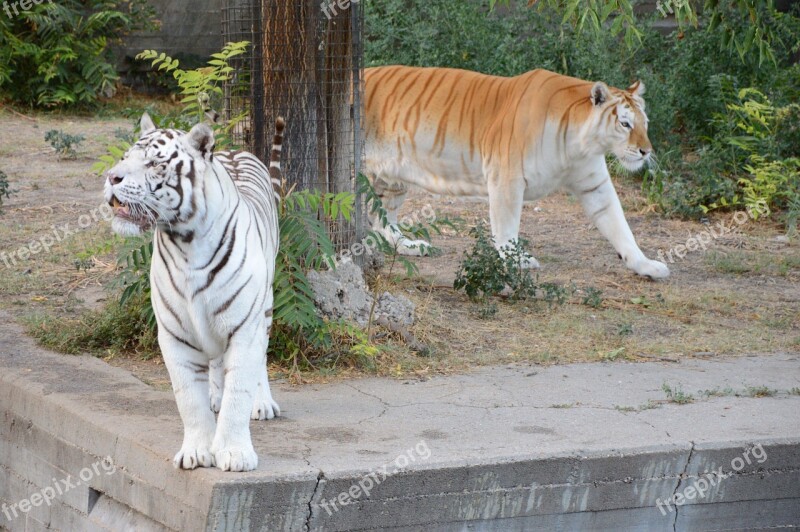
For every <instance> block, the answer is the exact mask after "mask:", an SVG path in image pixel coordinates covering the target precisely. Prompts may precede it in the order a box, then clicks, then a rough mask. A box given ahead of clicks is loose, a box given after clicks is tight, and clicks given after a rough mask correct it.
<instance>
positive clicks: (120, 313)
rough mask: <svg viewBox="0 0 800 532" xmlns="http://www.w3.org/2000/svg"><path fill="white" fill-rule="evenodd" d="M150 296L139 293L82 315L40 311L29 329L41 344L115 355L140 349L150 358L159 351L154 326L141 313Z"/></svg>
mask: <svg viewBox="0 0 800 532" xmlns="http://www.w3.org/2000/svg"><path fill="white" fill-rule="evenodd" d="M146 305H149V298H148V297H146V296H144V295H140V296H138V297H136V298H135V299H134V300H131V301H128V302H127V303H126V304H122V303H120V302H112V303H110V304H109V305H107V306H106V307H105V308H103V309H102V310H98V311H91V312H87V313H86V314H83V315H82V316H80V317H79V318H57V317H51V316H44V315H38V316H34V317H32V318H30V319H29V320H28V322H27V324H26V325H27V329H28V333H29V334H30V335H31V336H33V337H34V338H36V339H37V340H38V341H39V342H40V343H41V344H42V345H44V346H45V347H48V348H50V349H54V350H56V351H60V352H62V353H68V354H73V355H78V354H81V353H92V354H95V355H109V354H110V355H114V354H118V353H128V352H137V353H140V354H142V355H143V356H144V357H146V358H148V357H151V356H153V354H154V353H155V352H157V351H156V335H155V330H154V329H153V328H152V327H151V326H150V325H149V324H148V323H147V321H146V319H145V318H144V316H143V315H142V313H141V309H142V308H144V306H146Z"/></svg>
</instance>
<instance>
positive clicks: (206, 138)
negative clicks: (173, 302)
mask: <svg viewBox="0 0 800 532" xmlns="http://www.w3.org/2000/svg"><path fill="white" fill-rule="evenodd" d="M140 126H141V136H140V138H139V140H138V142H136V144H134V145H133V147H131V149H129V150H128V151H127V152H126V153H125V156H124V157H123V158H122V160H120V161H119V162H118V163H117V164H116V165H115V166H114V167H113V168H111V169H110V170H109V171H108V172H106V175H105V177H106V181H105V190H104V195H105V200H106V201H107V202H108V203H109V205H111V207H112V208H113V209H114V214H115V216H114V220H113V222H112V225H111V226H112V228H113V230H114V231H115V232H116V233H118V234H121V235H124V236H130V235H138V234H141V233H142V232H144V231H147V230H148V229H150V228H152V227H154V226H159V227H164V228H170V227H172V226H173V225H175V224H181V223H186V222H188V221H190V220H191V218H192V217H193V216H194V214H195V213H196V212H197V210H198V207H199V206H202V205H199V204H201V203H202V194H198V193H197V185H198V182H201V181H202V179H203V176H204V174H205V171H206V169H207V167H208V165H209V164H210V161H211V158H212V154H213V150H214V132H213V131H212V130H211V128H210V127H209V126H208V125H206V124H202V123H201V124H197V125H196V126H194V127H193V128H192V129H191V131H189V132H188V133H184V132H183V131H177V130H174V129H157V128H156V126H155V124H154V123H153V121H152V120H151V119H150V116H149V115H148V114H147V113H145V114H144V115H143V116H142V119H141V122H140ZM201 186H202V185H201Z"/></svg>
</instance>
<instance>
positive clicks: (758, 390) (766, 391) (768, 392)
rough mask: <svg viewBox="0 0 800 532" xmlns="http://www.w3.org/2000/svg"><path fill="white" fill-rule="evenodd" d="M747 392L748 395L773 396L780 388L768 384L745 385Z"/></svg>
mask: <svg viewBox="0 0 800 532" xmlns="http://www.w3.org/2000/svg"><path fill="white" fill-rule="evenodd" d="M745 393H746V394H747V396H748V397H772V396H773V395H775V394H776V393H778V390H773V389H771V388H769V387H767V386H745Z"/></svg>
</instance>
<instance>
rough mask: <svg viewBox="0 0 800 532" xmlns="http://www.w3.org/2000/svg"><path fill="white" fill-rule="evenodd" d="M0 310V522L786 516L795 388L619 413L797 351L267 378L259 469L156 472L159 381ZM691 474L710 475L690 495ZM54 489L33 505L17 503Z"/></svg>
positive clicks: (169, 440)
mask: <svg viewBox="0 0 800 532" xmlns="http://www.w3.org/2000/svg"><path fill="white" fill-rule="evenodd" d="M0 321H3V322H5V323H4V324H2V325H0V507H2V508H4V509H8V510H9V511H8V513H9V514H10V517H11V518H10V519H9V515H5V513H4V512H0V528H7V529H9V530H12V531H16V530H45V529H59V530H121V529H136V530H203V529H205V530H254V529H257V530H290V531H291V530H306V529H311V530H323V529H324V530H376V529H384V530H420V531H422V530H425V531H429V530H441V531H450V530H453V531H455V530H459V531H461V530H489V531H491V530H498V531H499V530H504V531H505V530H573V529H587V530H588V529H591V530H603V529H608V530H622V529H625V530H734V529H747V530H757V529H766V528H770V527H787V526H798V525H800V416H798V415H797V412H798V411H800V397H797V396H792V395H789V394H786V393H782V394H779V395H777V396H775V397H769V398H760V399H750V398H742V397H718V398H712V399H710V400H706V401H702V402H697V403H693V404H688V405H675V404H664V405H663V406H661V407H660V408H655V409H649V408H648V409H641V410H639V409H637V410H635V411H632V410H631V408H632V407H639V406H642V405H645V404H646V403H647V402H648V401H656V400H661V399H664V394H663V392H662V391H661V384H662V383H663V382H664V381H668V382H670V383H673V384H676V383H681V384H682V386H683V388H684V390H686V391H687V392H696V391H697V390H703V389H713V388H720V389H722V388H725V387H727V386H731V387H733V388H735V389H742V388H743V387H744V386H745V385H752V386H768V387H770V388H773V389H778V390H789V389H791V388H793V387H798V386H800V371H798V369H799V367H800V356H798V355H797V354H776V355H764V356H760V357H743V358H739V359H726V360H720V361H713V362H712V361H688V362H684V363H682V364H679V365H676V364H671V365H670V364H609V365H606V364H588V365H578V366H557V367H551V368H547V369H543V368H539V367H523V366H513V367H502V368H486V369H480V370H477V371H475V372H474V373H472V374H469V375H462V376H451V377H437V378H433V379H430V380H428V381H426V382H419V381H387V380H381V379H365V380H360V381H353V382H344V383H338V384H331V385H314V386H306V387H288V386H285V385H278V386H276V390H275V394H276V399H277V400H278V402H279V403H280V404H281V406H282V408H283V410H284V412H285V416H284V417H283V418H282V419H280V420H277V421H272V422H261V423H255V422H254V423H253V424H252V425H251V430H252V433H253V438H254V441H255V443H256V448H257V450H258V452H259V457H260V462H261V464H260V466H259V469H258V470H257V471H254V472H251V473H246V474H226V473H222V472H220V471H217V470H214V469H212V470H197V471H193V472H183V471H176V470H174V469H173V468H172V465H171V457H172V455H173V454H174V452H175V451H176V450H177V449H178V447H179V446H180V442H181V426H180V421H179V419H178V416H177V410H176V408H175V404H174V399H173V397H172V394H171V393H170V392H162V391H156V390H153V389H152V388H150V387H149V386H147V385H145V384H143V383H141V382H140V381H138V380H137V379H135V378H133V377H132V376H130V375H129V374H127V373H126V372H124V371H121V370H118V369H116V368H113V367H110V366H108V365H106V364H105V363H103V362H102V361H100V360H97V359H93V358H89V357H70V356H64V355H58V354H53V353H48V352H45V351H43V350H41V349H39V348H37V347H36V346H35V345H34V344H33V343H32V341H31V340H29V339H27V338H26V337H24V336H23V335H22V334H21V332H20V330H19V329H18V328H17V327H16V326H14V325H12V324H10V323H9V320H8V319H3V317H2V316H0ZM650 404H651V405H652V403H650ZM105 457H110V459H111V461H112V462H113V464H114V466H115V468H114V469H113V471H112V470H111V469H108V470H106V469H103V467H102V464H103V462H102V460H103V459H104V458H105ZM745 458H749V463H747V460H745ZM736 460H741V461H742V466H741V467H740V468H734V467H733V465H736V466H738V465H739V464H738V461H736ZM735 461H736V462H735ZM720 467H721V468H722V470H721V474H722V475H724V476H722V477H717V476H715V473H714V472H720V469H719V468H720ZM93 468H94V469H93ZM87 471H88V473H87ZM703 479H705V480H706V481H707V482H709V483H711V480H714V482H713V485H709V487H708V489H706V490H704V493H703V494H702V496H698V494H697V493H695V494H694V496H690V495H692V493H691V492H689V491H687V490H688V488H691V487H693V486H698V485H699V486H700V487H702V480H703ZM67 480H71V481H73V485H70V486H69V487H68V488H65V487H64V486H65V484H64V482H65V481H67ZM57 487H62V488H63V489H62V490H61V491H62V493H55V495H54V496H53V497H51V500H50V501H49V503H42V501H41V500H39V501H38V502H39V503H40V504H33V503H35V502H36V499H35V497H36V494H43V493H46V490H49V489H53V490H55V489H56V488H57ZM677 495H680V496H681V497H683V500H681V501H680V502H682V504H675V498H674V497H675V496H677ZM23 501H29V502H30V503H31V504H29V505H27V504H25V503H24V502H23ZM665 501H670V502H671V504H669V505H665V504H664V503H665ZM21 502H22V503H23V504H25V509H27V510H28V511H27V512H22V511H21V510H20V503H21ZM659 503H661V505H660V506H659ZM2 505H5V506H4V507H3V506H2ZM12 506H13V508H14V510H15V511H16V514H17V515H16V516H14V515H13V512H12V511H11V510H10V509H11V507H12ZM28 506H30V507H28Z"/></svg>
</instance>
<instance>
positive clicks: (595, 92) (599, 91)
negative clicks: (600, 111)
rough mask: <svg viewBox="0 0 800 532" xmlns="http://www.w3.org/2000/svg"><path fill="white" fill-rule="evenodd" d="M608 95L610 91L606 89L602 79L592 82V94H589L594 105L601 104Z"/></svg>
mask: <svg viewBox="0 0 800 532" xmlns="http://www.w3.org/2000/svg"><path fill="white" fill-rule="evenodd" d="M610 97H611V93H610V92H609V90H608V85H606V84H605V83H603V82H602V81H598V82H597V83H595V84H594V86H593V87H592V95H591V96H590V98H591V100H592V103H593V104H594V105H603V104H604V103H606V101H608V99H609V98H610Z"/></svg>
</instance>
